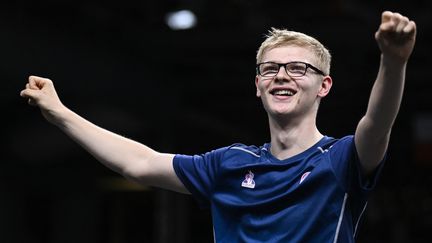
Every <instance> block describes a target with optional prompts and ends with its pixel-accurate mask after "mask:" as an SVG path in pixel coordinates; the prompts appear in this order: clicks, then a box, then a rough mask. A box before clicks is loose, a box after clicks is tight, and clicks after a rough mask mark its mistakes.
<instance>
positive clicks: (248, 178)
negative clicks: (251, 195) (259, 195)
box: [241, 171, 255, 188]
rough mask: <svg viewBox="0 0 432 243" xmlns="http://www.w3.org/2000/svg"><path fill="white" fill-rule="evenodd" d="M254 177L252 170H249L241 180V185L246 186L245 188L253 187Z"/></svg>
mask: <svg viewBox="0 0 432 243" xmlns="http://www.w3.org/2000/svg"><path fill="white" fill-rule="evenodd" d="M253 178H254V174H253V173H252V171H249V172H248V173H247V174H246V175H245V179H244V180H243V182H242V184H241V185H242V187H247V188H255V181H254V180H253Z"/></svg>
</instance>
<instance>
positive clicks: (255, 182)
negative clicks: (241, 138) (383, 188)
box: [173, 136, 383, 243]
mask: <svg viewBox="0 0 432 243" xmlns="http://www.w3.org/2000/svg"><path fill="white" fill-rule="evenodd" d="M381 164H383V163H381ZM173 166H174V169H175V172H176V174H177V176H178V177H179V178H180V180H181V181H182V182H183V184H184V185H185V187H186V188H187V189H188V190H189V192H191V193H192V195H193V196H194V197H195V198H196V199H197V200H198V202H199V204H200V205H201V206H202V207H210V208H211V212H212V218H213V226H214V235H215V242H219V243H222V242H229V243H233V242H248V243H250V242H321V243H322V242H354V239H355V235H356V230H357V227H358V224H359V222H360V218H361V216H362V214H363V212H364V210H365V208H366V204H367V196H368V192H369V191H370V190H371V189H372V188H373V186H374V184H375V180H376V177H377V176H374V177H373V178H372V180H370V181H364V180H363V178H362V176H361V172H360V165H359V161H358V157H357V152H356V149H355V146H354V137H353V136H346V137H344V138H341V139H334V138H331V137H324V138H322V139H321V140H320V141H319V142H318V143H316V144H315V145H313V146H312V147H310V148H309V149H307V150H306V151H304V152H302V153H300V154H298V155H295V156H293V157H290V158H288V159H285V160H279V159H277V158H275V157H274V156H273V155H272V154H271V153H270V144H264V145H263V146H261V147H256V146H246V145H243V144H233V145H231V146H228V147H223V148H220V149H217V150H213V151H211V152H208V153H205V154H202V155H194V156H188V155H176V156H175V158H174V161H173ZM377 171H379V169H378V170H377Z"/></svg>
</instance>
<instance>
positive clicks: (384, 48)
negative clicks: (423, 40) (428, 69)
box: [375, 11, 416, 62]
mask: <svg viewBox="0 0 432 243" xmlns="http://www.w3.org/2000/svg"><path fill="white" fill-rule="evenodd" d="M415 38H416V24H415V23H414V21H411V20H409V19H408V18H407V17H405V16H402V15H401V14H399V13H393V12H390V11H384V12H383V13H382V15H381V25H380V26H379V28H378V30H377V32H376V33H375V39H376V41H377V42H378V46H379V48H380V50H381V52H382V54H383V55H384V56H388V57H391V58H395V59H397V60H401V61H404V62H406V61H407V60H408V58H409V57H410V55H411V52H412V50H413V48H414V43H415Z"/></svg>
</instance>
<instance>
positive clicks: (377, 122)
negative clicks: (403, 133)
mask: <svg viewBox="0 0 432 243" xmlns="http://www.w3.org/2000/svg"><path fill="white" fill-rule="evenodd" d="M405 70H406V62H404V61H399V60H394V59H392V58H387V57H385V56H383V55H381V63H380V68H379V71H378V75H377V79H376V81H375V83H374V85H373V88H372V91H371V95H370V98H369V103H368V107H367V111H366V114H365V117H364V118H363V119H365V120H366V121H367V123H368V124H369V126H368V128H369V129H370V132H371V133H373V134H375V135H382V136H384V135H387V134H388V133H389V132H390V130H391V128H392V126H393V123H394V121H395V119H396V116H397V114H398V112H399V107H400V104H401V101H402V96H403V90H404V83H405Z"/></svg>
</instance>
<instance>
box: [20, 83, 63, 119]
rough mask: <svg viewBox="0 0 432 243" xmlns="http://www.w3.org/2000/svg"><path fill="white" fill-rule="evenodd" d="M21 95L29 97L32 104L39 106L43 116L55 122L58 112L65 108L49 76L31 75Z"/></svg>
mask: <svg viewBox="0 0 432 243" xmlns="http://www.w3.org/2000/svg"><path fill="white" fill-rule="evenodd" d="M20 95H21V97H23V98H27V99H28V103H29V104H30V105H33V106H38V107H39V108H40V109H41V112H42V114H43V116H44V117H45V118H46V119H47V120H48V121H50V122H52V123H54V122H55V117H56V113H57V112H58V111H60V110H61V109H63V108H64V106H63V104H62V103H61V101H60V99H59V97H58V95H57V92H56V90H55V88H54V84H53V82H52V81H51V80H49V79H47V78H41V77H37V76H30V77H29V79H28V83H27V84H26V87H25V89H24V90H22V91H21V93H20Z"/></svg>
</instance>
